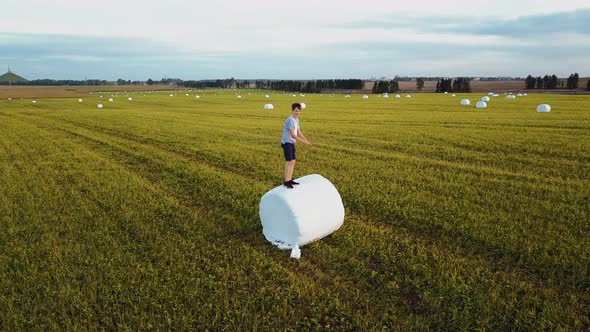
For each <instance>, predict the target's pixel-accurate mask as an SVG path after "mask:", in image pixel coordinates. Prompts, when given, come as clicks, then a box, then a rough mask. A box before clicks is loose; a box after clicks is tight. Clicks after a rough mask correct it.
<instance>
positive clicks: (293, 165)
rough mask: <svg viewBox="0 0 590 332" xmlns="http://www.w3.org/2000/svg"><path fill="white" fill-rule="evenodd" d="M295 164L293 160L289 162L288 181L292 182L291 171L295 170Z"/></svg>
mask: <svg viewBox="0 0 590 332" xmlns="http://www.w3.org/2000/svg"><path fill="white" fill-rule="evenodd" d="M295 162H296V160H295V159H293V160H291V169H289V180H293V170H295Z"/></svg>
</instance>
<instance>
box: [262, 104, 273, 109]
mask: <svg viewBox="0 0 590 332" xmlns="http://www.w3.org/2000/svg"><path fill="white" fill-rule="evenodd" d="M264 109H265V110H274V109H275V107H274V105H273V104H264Z"/></svg>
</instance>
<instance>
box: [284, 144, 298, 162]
mask: <svg viewBox="0 0 590 332" xmlns="http://www.w3.org/2000/svg"><path fill="white" fill-rule="evenodd" d="M281 147H283V152H284V153H285V161H291V160H295V144H293V143H281Z"/></svg>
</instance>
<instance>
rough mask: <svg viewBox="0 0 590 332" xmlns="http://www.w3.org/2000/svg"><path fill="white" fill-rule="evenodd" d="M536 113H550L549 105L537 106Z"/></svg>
mask: <svg viewBox="0 0 590 332" xmlns="http://www.w3.org/2000/svg"><path fill="white" fill-rule="evenodd" d="M537 112H539V113H547V112H551V105H548V104H541V105H539V106H537Z"/></svg>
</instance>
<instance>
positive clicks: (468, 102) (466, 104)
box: [461, 99, 471, 106]
mask: <svg viewBox="0 0 590 332" xmlns="http://www.w3.org/2000/svg"><path fill="white" fill-rule="evenodd" d="M461 105H463V106H468V105H471V101H470V100H469V99H461Z"/></svg>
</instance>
